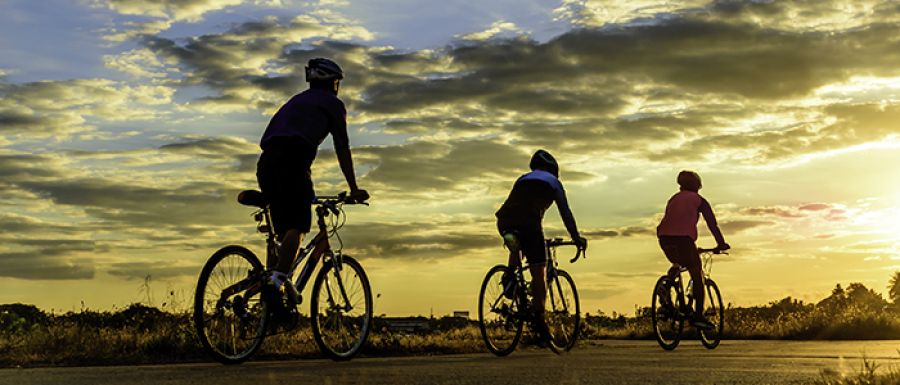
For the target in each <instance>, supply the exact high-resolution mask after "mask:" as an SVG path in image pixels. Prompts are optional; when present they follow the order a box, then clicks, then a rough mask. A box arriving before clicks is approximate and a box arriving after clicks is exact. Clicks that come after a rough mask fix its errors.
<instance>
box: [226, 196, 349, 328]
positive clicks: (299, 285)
mask: <svg viewBox="0 0 900 385" xmlns="http://www.w3.org/2000/svg"><path fill="white" fill-rule="evenodd" d="M339 199H340V198H339V197H336V196H334V197H333V196H327V197H324V196H323V197H317V198H316V199H315V200H314V201H313V203H314V204H318V207H316V216H317V217H318V220H317V222H316V223H317V225H318V227H319V231H318V232H317V233H316V235H315V236H314V237H313V239H312V240H310V241H309V242H308V243H307V244H306V247H303V248H302V249H301V250H300V252H298V253H297V258H296V259H295V260H294V261H293V263H292V264H291V269H290V270H289V271H288V273H287V276H288V277H293V276H294V273H295V272H296V271H297V268H299V267H300V264H301V263H302V262H303V259H304V258H306V264H304V265H303V268H302V269H301V270H300V275H299V278H298V279H297V280H296V281H295V282H294V284H293V286H294V289H295V290H296V292H297V293H298V294H299V293H300V292H302V291H303V289H304V288H305V287H306V284H307V283H309V279H310V278H311V277H312V274H313V272H314V271H315V269H316V265H317V264H318V262H319V260H320V259H322V264H323V265H324V264H328V263H332V264H334V265H335V266H334V271H335V274H340V272H341V269H342V263H341V253H340V252H338V253H334V252H333V251H332V250H331V244H330V242H329V241H328V239H329V231H328V225H326V223H325V217H327V216H328V215H329V211H330V212H331V213H333V214H334V215H339V214H338V213H339V212H340V211H339V210H338V209H337V208H336V206H335V202H337V201H338V200H339ZM254 217H255V218H256V219H257V221H259V222H260V224H259V225H258V226H257V229H258V230H259V231H260V232H262V233H266V261H267V265H268V266H267V267H269V268H271V267H272V266H271V265H272V264H273V263H274V261H277V260H278V249H279V247H280V246H281V243H280V242H278V240H277V236H276V234H275V230H274V229H273V228H272V225H271V224H272V216H271V214H270V213H269V209H268V208H261V209H260V210H259V211H257V212H256V213H255V215H254ZM263 222H265V224H263ZM323 256H324V259H323V258H322V257H323ZM337 282H338V286H339V288H338V289H339V291H340V294H341V296H342V297H343V299H344V303H348V305H347V306H348V307H349V300H348V298H347V291H346V289H345V288H344V284H343V281H341V280H340V279H338V280H337ZM255 284H257V287H253V286H252V285H255ZM247 285H250V286H249V287H248V286H247ZM325 285H326V288H327V292H328V301H329V303H330V304H331V305H332V306H333V305H334V299H333V298H332V293H333V289H332V287H331V283H330V282H329V281H325ZM260 289H261V287H259V286H258V282H256V281H255V280H251V279H248V280H243V281H241V282H238V283H236V284H234V285H232V286H230V287H228V288H226V289H225V290H223V291H222V296H221V298H227V297H229V296H231V295H233V294H235V293H238V292H240V291H243V290H246V291H247V292H248V296H252V295H254V294H256V293H257V292H258V291H259V290H260ZM297 299H298V303H297V304H299V297H298V298H297ZM342 310H347V311H349V310H351V309H342Z"/></svg>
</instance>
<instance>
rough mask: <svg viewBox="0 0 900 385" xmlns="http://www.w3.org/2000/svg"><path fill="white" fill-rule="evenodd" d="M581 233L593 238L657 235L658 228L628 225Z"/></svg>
mask: <svg viewBox="0 0 900 385" xmlns="http://www.w3.org/2000/svg"><path fill="white" fill-rule="evenodd" d="M581 235H582V236H583V237H586V238H588V239H592V238H613V237H631V236H641V235H644V236H656V229H655V228H651V227H641V226H627V227H621V228H618V229H594V230H587V231H582V232H581Z"/></svg>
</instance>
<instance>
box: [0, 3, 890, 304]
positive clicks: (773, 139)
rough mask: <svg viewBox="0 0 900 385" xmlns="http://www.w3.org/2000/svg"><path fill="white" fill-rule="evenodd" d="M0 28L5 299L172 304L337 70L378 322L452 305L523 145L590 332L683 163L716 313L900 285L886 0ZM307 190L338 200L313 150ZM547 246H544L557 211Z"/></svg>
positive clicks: (466, 298) (104, 13) (644, 277)
mask: <svg viewBox="0 0 900 385" xmlns="http://www.w3.org/2000/svg"><path fill="white" fill-rule="evenodd" d="M412 3H415V4H416V5H415V6H411V5H410V4H412ZM0 36H2V37H0V42H2V48H0V192H2V196H3V198H2V200H0V303H14V302H23V303H30V304H35V305H37V306H39V307H41V308H44V309H55V310H58V311H66V310H71V309H76V308H80V307H81V306H85V307H89V308H97V309H107V308H112V307H122V306H125V305H127V304H129V303H132V302H136V301H145V302H147V301H152V302H153V303H152V304H155V305H160V304H161V303H163V302H167V303H170V304H172V303H173V300H174V301H175V302H174V303H175V304H176V305H177V304H178V303H179V302H180V305H181V306H184V305H185V304H186V303H187V302H188V299H189V298H190V296H191V295H192V293H193V287H194V285H195V283H196V279H197V275H198V274H199V272H200V268H201V266H202V265H203V263H204V262H205V260H206V258H208V257H209V256H210V255H211V254H212V253H213V252H214V251H215V250H216V249H218V248H219V247H222V246H225V245H228V244H241V245H245V246H247V247H249V248H250V249H251V250H254V251H255V252H257V253H259V254H262V253H263V252H264V240H263V238H262V237H261V236H260V235H259V234H257V233H255V232H254V226H255V222H254V221H253V218H251V216H250V214H251V213H252V211H253V210H252V208H248V207H242V206H240V205H239V204H238V203H237V202H236V200H235V197H236V195H237V193H238V192H239V191H241V190H244V189H255V188H257V182H256V176H255V170H256V161H257V158H258V156H259V153H260V149H259V146H258V142H259V139H260V136H261V135H262V132H263V129H264V128H265V127H266V124H267V122H268V121H269V119H270V118H271V116H272V114H273V112H274V111H276V110H277V109H278V107H279V106H281V105H282V103H284V102H285V101H286V100H287V99H288V98H290V97H291V96H292V95H294V94H296V93H298V92H300V91H302V90H303V89H305V87H306V83H305V82H304V80H303V66H304V65H305V63H306V61H307V60H308V59H310V58H313V57H320V56H322V57H330V58H332V59H334V60H335V61H336V62H338V63H340V64H341V66H343V68H344V71H345V72H346V73H347V76H346V78H345V79H344V81H343V82H342V83H341V91H340V94H339V96H340V97H341V98H342V99H343V101H344V102H345V103H346V105H347V109H348V112H349V115H348V122H349V125H350V126H349V131H350V142H351V146H352V151H353V156H354V161H355V163H356V172H357V175H358V178H359V184H360V187H362V188H364V189H367V190H368V191H370V192H371V193H372V200H371V206H369V207H352V208H348V210H347V212H348V222H347V226H346V227H345V228H344V229H343V230H342V232H341V236H342V239H343V240H344V243H345V245H346V247H345V249H344V251H346V252H347V253H348V254H351V255H354V256H356V257H358V258H359V259H360V260H361V261H362V264H363V265H364V266H365V268H366V271H367V272H368V274H369V276H370V280H371V283H372V286H373V290H374V292H375V293H377V294H379V295H380V296H379V297H377V299H376V300H375V312H376V313H377V314H381V313H386V314H391V315H418V314H426V315H427V314H429V313H430V312H432V311H433V312H434V313H435V314H439V315H440V314H449V313H451V312H452V311H454V310H469V311H474V310H475V306H476V301H477V294H478V289H479V284H480V282H481V280H482V278H483V277H484V274H485V272H486V271H487V270H488V269H489V268H490V267H491V266H493V265H495V264H498V263H503V262H504V261H505V250H504V249H503V248H502V246H501V240H500V238H499V236H498V234H497V230H496V224H495V218H494V212H495V211H496V210H497V208H498V207H499V206H500V204H501V203H502V202H503V200H504V199H505V198H506V196H507V194H508V193H509V190H510V188H511V186H512V183H513V181H514V180H515V179H516V178H517V177H518V176H519V175H521V174H522V173H524V172H526V171H528V159H529V156H530V154H531V153H533V152H534V151H535V150H537V149H539V148H543V149H546V150H548V151H550V152H551V153H552V154H554V156H556V158H557V159H558V160H559V161H560V164H561V172H560V174H561V181H562V182H563V183H564V185H565V188H566V191H567V193H568V199H569V202H570V204H571V206H572V209H573V212H574V215H575V218H576V220H577V222H578V225H579V227H580V228H581V230H582V232H583V233H585V235H586V237H587V238H588V239H589V240H590V244H589V248H588V251H587V259H585V260H582V261H579V262H578V263H577V264H574V265H570V264H569V263H568V261H567V259H566V260H565V261H564V262H561V263H562V264H563V265H564V266H565V268H566V269H567V270H569V271H570V272H571V273H572V275H573V277H575V280H576V281H577V282H578V290H579V293H580V294H581V301H582V308H583V309H584V310H585V311H587V312H592V313H595V312H597V311H598V310H602V311H604V312H607V313H610V312H611V311H613V310H615V311H618V312H626V313H629V314H631V313H633V312H634V309H635V307H636V306H647V305H648V304H647V301H648V299H649V290H650V287H651V286H652V285H653V283H654V282H655V279H656V277H658V276H659V275H660V274H662V273H663V272H664V271H665V270H666V268H667V262H666V260H665V258H664V257H663V255H662V253H661V252H660V250H659V246H658V244H657V240H656V238H655V235H654V229H655V226H656V225H657V223H658V221H659V219H660V217H661V215H662V213H663V210H664V207H665V204H666V201H667V199H668V198H669V197H670V196H671V195H672V194H673V193H675V192H676V190H677V185H676V184H675V176H676V175H677V173H678V172H679V171H680V170H683V169H691V170H696V171H697V172H698V173H699V174H700V175H701V176H702V177H703V184H704V188H703V189H702V190H701V191H700V193H701V194H702V195H703V196H705V197H706V198H707V199H708V200H709V201H710V202H711V203H712V206H713V209H714V210H715V212H716V215H717V216H718V218H719V221H720V224H721V226H722V230H723V232H724V234H725V238H726V240H727V241H728V243H730V244H731V245H732V246H733V247H734V250H733V252H732V253H731V254H730V255H729V256H727V257H723V258H721V259H719V260H716V261H715V265H714V271H715V274H716V279H717V281H718V282H719V284H720V285H721V286H722V287H724V288H727V290H726V291H724V293H725V294H724V295H725V301H726V302H731V303H734V304H739V305H753V304H761V303H768V302H769V301H773V300H778V299H781V298H784V297H786V296H793V297H795V298H799V299H803V300H806V301H817V300H820V299H821V298H823V297H825V296H826V295H827V294H828V293H829V292H830V290H831V288H833V287H834V285H835V284H836V283H842V284H847V283H849V282H862V283H864V284H865V285H866V286H867V287H870V288H874V289H875V290H876V291H879V292H882V291H884V288H885V287H886V285H887V281H888V279H889V278H890V275H891V274H893V272H894V271H896V270H900V166H898V165H900V56H898V54H897V49H896V48H897V46H898V44H900V8H898V7H897V5H896V3H895V2H893V1H880V0H865V1H838V0H824V1H790V0H788V1H750V0H747V1H733V2H732V1H729V2H715V1H702V0H697V1H694V0H692V1H681V2H672V1H662V0H658V1H657V0H641V1H632V2H621V1H619V2H616V1H607V0H558V1H537V0H534V1H522V0H498V1H481V2H472V1H464V0H449V1H448V0H444V1H440V2H435V1H421V2H409V1H399V0H397V1H393V0H387V1H377V2H374V1H355V0H348V1H300V0H265V1H260V0H253V1H250V0H197V1H181V0H177V1H176V0H158V1H151V2H147V1H140V0H78V1H64V0H47V1H30V0H11V1H4V2H2V4H0ZM313 178H314V180H315V182H316V191H317V192H319V193H321V194H331V193H336V192H338V191H342V190H346V189H347V186H346V183H345V182H344V179H343V177H342V175H341V173H340V169H339V167H338V164H337V161H336V159H335V155H334V151H333V150H332V146H331V140H330V139H327V140H326V141H325V144H324V145H323V146H322V148H321V149H320V153H319V156H318V158H317V160H316V163H315V165H314V168H313ZM699 227H700V229H701V231H700V233H701V238H700V240H699V242H698V244H700V245H701V246H707V247H708V246H713V242H714V241H713V240H712V238H711V237H710V236H709V234H708V233H707V232H706V230H705V224H703V223H702V221H701V223H700V224H699ZM545 228H546V232H547V235H548V236H563V235H564V234H565V231H564V228H563V225H562V223H561V221H560V219H559V215H558V214H557V211H556V209H555V208H551V209H550V210H548V212H547V215H546V217H545ZM569 251H571V252H573V253H574V250H569ZM569 251H565V252H567V253H568V252H569ZM561 252H563V251H562V250H561ZM564 257H565V256H564ZM560 259H561V260H563V259H564V258H560ZM148 285H149V288H150V291H149V294H148V292H147V291H146V289H147V287H148ZM82 303H83V305H82ZM172 306H175V305H172Z"/></svg>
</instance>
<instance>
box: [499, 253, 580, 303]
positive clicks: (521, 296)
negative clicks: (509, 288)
mask: <svg viewBox="0 0 900 385" xmlns="http://www.w3.org/2000/svg"><path fill="white" fill-rule="evenodd" d="M567 245H572V246H575V245H576V244H575V242H571V241H568V242H565V241H563V240H562V238H550V239H545V240H544V252H545V253H547V262H545V264H546V265H547V266H546V268H547V269H546V271H547V276H546V277H545V279H546V283H548V284H549V283H551V282H555V283H556V285H557V290H558V291H560V292H562V288H561V287H560V284H559V281H558V280H555V279H554V278H555V277H556V270H557V266H559V262H558V261H557V258H556V248H557V247H559V246H567ZM515 253H516V254H517V257H516V259H515V260H516V261H518V265H517V266H516V280H517V282H518V287H519V288H520V290H517V292H518V294H517V295H516V297H517V299H518V300H521V301H522V303H521V305H523V306H522V307H520V309H521V310H523V311H525V310H528V309H530V306H531V301H529V298H528V295H527V292H526V291H525V289H524V288H525V287H526V285H527V283H528V282H527V281H525V270H529V269H530V268H531V264H529V263H527V262H528V261H527V260H525V255H524V254H523V253H522V250H521V249H516V250H515ZM583 255H584V250H583V249H580V248H579V249H578V252H577V254H575V258H573V259H572V260H571V261H570V262H573V263H574V262H575V261H577V260H578V258H580V257H581V256H583ZM523 260H525V263H523V262H522V261H523ZM547 292H548V295H547V297H549V299H548V301H550V308H551V309H553V308H554V304H555V301H556V299H555V298H554V297H553V291H552V290H547ZM501 299H502V298H497V299H496V300H495V301H494V303H493V304H492V305H491V308H494V307H496V306H497V303H499V302H500V300H501ZM563 306H564V309H565V310H566V311H568V310H569V304H568V303H565V301H563ZM525 314H528V312H527V311H526V312H525Z"/></svg>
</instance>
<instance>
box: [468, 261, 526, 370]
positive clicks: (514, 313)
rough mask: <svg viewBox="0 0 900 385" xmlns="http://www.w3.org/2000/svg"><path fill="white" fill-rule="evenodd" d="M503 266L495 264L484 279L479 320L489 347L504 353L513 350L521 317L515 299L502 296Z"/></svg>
mask: <svg viewBox="0 0 900 385" xmlns="http://www.w3.org/2000/svg"><path fill="white" fill-rule="evenodd" d="M505 271H507V267H506V266H502V265H500V266H495V267H494V268H493V269H491V270H490V271H489V272H488V274H487V276H486V277H485V279H484V282H483V283H482V286H481V295H480V297H479V309H478V321H479V328H480V329H481V335H482V337H483V339H484V342H485V345H486V346H487V348H488V350H490V351H491V352H493V353H494V354H496V355H501V356H502V355H506V354H509V353H511V352H512V351H513V350H515V347H516V344H518V341H519V338H520V337H521V335H522V325H523V319H522V318H520V317H519V316H518V314H519V308H518V303H517V301H516V300H515V299H510V298H507V297H506V296H504V293H503V290H504V287H503V283H502V277H503V273H504V272H505Z"/></svg>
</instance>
